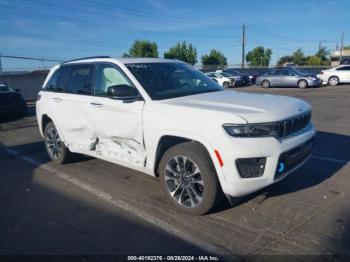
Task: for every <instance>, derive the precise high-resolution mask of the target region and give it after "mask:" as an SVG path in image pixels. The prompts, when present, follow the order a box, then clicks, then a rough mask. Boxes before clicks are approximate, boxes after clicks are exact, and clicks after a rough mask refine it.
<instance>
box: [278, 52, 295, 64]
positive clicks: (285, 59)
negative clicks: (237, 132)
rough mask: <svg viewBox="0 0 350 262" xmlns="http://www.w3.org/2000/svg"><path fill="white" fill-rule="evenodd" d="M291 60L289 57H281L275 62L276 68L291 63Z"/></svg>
mask: <svg viewBox="0 0 350 262" xmlns="http://www.w3.org/2000/svg"><path fill="white" fill-rule="evenodd" d="M292 62H293V58H292V57H291V56H290V55H285V56H282V57H281V58H280V59H279V60H278V61H277V66H283V65H284V64H285V63H292Z"/></svg>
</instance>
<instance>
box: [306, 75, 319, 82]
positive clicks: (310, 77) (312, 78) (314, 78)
mask: <svg viewBox="0 0 350 262" xmlns="http://www.w3.org/2000/svg"><path fill="white" fill-rule="evenodd" d="M307 79H309V80H314V81H315V80H317V79H316V77H312V76H309V77H308V78H307Z"/></svg>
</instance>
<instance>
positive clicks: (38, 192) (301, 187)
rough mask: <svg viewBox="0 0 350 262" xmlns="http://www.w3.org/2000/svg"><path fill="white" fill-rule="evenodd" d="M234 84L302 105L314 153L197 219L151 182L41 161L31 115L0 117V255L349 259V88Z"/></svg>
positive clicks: (101, 164)
mask: <svg viewBox="0 0 350 262" xmlns="http://www.w3.org/2000/svg"><path fill="white" fill-rule="evenodd" d="M234 90H236V91H242V92H258V93H268V94H281V95H287V96H293V97H298V98H302V99H304V100H306V101H307V102H309V103H310V104H311V105H312V106H313V122H314V124H315V126H316V128H317V130H318V134H317V138H316V145H315V150H314V154H313V157H312V158H311V160H310V161H309V162H308V163H307V164H306V165H305V166H304V167H302V168H301V169H300V170H298V171H297V172H296V173H294V174H292V175H290V176H289V177H287V178H286V179H285V180H283V181H282V182H280V183H277V184H275V185H272V186H270V187H269V188H266V189H264V190H262V191H260V192H257V193H255V194H253V195H251V196H248V197H246V198H244V199H242V201H241V202H240V203H239V204H238V205H237V206H235V207H231V206H229V205H228V204H225V203H223V204H222V205H221V206H220V207H219V208H218V209H217V210H215V211H214V212H213V213H211V214H209V215H206V216H201V217H193V216H188V215H184V214H181V213H179V212H177V211H176V210H174V209H173V208H172V207H171V206H170V205H169V204H168V203H167V202H166V201H165V200H164V198H163V197H162V194H161V191H160V185H159V182H158V180H157V179H156V178H152V177H149V176H147V175H144V174H141V173H138V172H135V171H132V170H130V169H127V168H124V167H120V166H117V165H114V164H110V163H107V162H105V161H102V160H97V159H92V158H83V159H77V161H75V162H73V163H70V164H66V165H62V166H58V165H54V164H52V163H50V162H49V160H48V157H47V156H46V153H45V150H44V146H43V143H42V141H41V138H40V136H39V133H38V131H37V127H36V122H35V117H34V116H29V117H26V118H24V119H12V120H3V121H2V122H0V127H1V129H0V143H1V147H0V185H1V188H2V189H1V190H0V208H1V210H2V211H1V216H0V253H1V254H37V253H40V254H42V253H45V254H141V255H142V254H153V255H156V254H193V253H195V254H204V253H210V254H219V255H228V256H229V257H230V258H232V259H233V258H237V259H239V258H240V257H241V256H244V255H252V256H256V257H255V259H257V260H259V259H263V257H260V256H259V255H276V254H279V255H281V254H284V255H285V254H288V255H292V256H296V257H298V256H302V255H317V254H323V255H328V256H330V257H331V258H335V259H337V258H338V257H339V256H341V255H344V254H348V255H350V223H349V221H350V207H349V199H350V190H349V189H350V165H349V161H350V153H349V148H350V118H349V115H350V86H340V87H336V88H334V87H323V88H310V89H305V90H299V89H296V88H295V89H292V88H279V89H277V88H272V89H268V90H265V89H262V88H259V87H244V88H235V89H234ZM32 110H33V108H32ZM250 258H252V257H250Z"/></svg>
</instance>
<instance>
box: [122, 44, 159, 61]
mask: <svg viewBox="0 0 350 262" xmlns="http://www.w3.org/2000/svg"><path fill="white" fill-rule="evenodd" d="M123 57H158V46H157V44H156V43H155V42H150V41H148V40H135V42H134V44H133V45H132V47H131V48H130V50H129V53H128V54H125V53H124V55H123Z"/></svg>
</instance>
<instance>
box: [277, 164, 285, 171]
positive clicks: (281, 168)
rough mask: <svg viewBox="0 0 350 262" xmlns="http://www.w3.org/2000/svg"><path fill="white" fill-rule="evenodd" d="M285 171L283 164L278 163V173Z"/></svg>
mask: <svg viewBox="0 0 350 262" xmlns="http://www.w3.org/2000/svg"><path fill="white" fill-rule="evenodd" d="M285 169H286V167H285V165H284V163H283V162H280V163H279V164H278V173H283V171H284V170H285Z"/></svg>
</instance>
